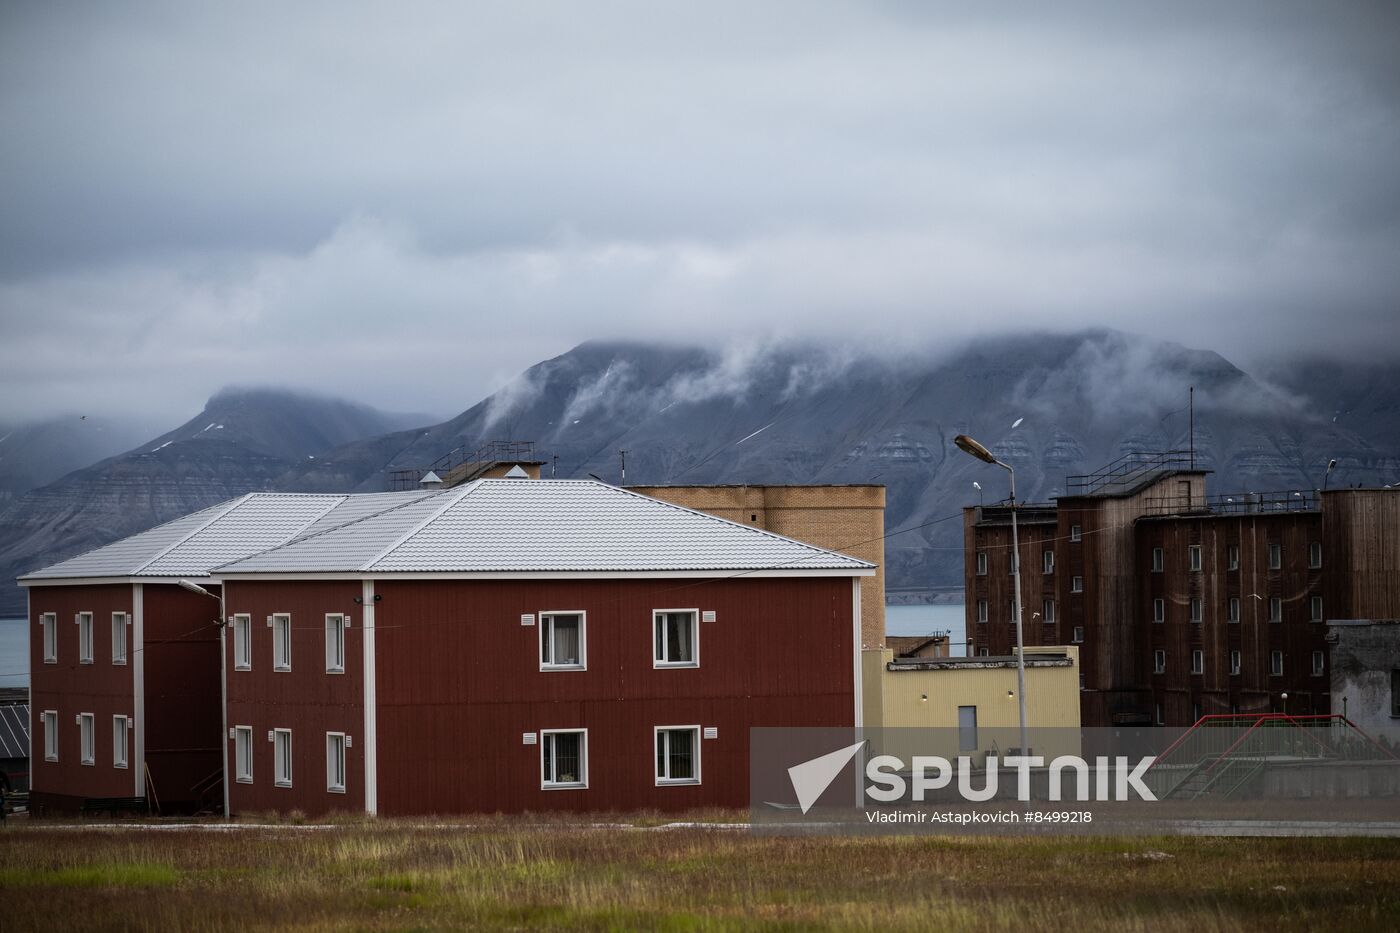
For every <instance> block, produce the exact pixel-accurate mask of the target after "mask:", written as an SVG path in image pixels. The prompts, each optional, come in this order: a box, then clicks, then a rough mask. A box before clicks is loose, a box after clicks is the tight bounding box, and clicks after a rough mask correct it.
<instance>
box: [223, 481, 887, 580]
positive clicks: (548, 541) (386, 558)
mask: <svg viewBox="0 0 1400 933" xmlns="http://www.w3.org/2000/svg"><path fill="white" fill-rule="evenodd" d="M852 543H853V544H854V543H856V542H852ZM873 568H874V565H873V564H869V563H866V562H865V561H861V560H857V559H856V558H853V557H848V556H846V555H844V554H837V553H835V552H834V551H828V550H824V549H822V548H819V547H814V546H813V545H810V544H804V543H801V542H799V541H794V540H792V539H790V538H784V537H782V536H780V535H775V534H772V533H770V532H767V531H762V530H759V529H756V528H750V527H747V526H745V525H740V524H737V523H735V522H731V521H728V520H726V519H722V518H717V517H715V516H713V515H708V514H705V513H703V512H696V511H694V510H691V509H687V508H683V507H681V506H678V505H674V504H672V503H669V502H661V501H659V500H657V499H651V498H648V497H646V496H643V495H640V494H638V493H634V492H629V491H627V490H625V489H619V488H617V487H615V486H609V485H607V484H606V483H600V482H594V481H590V480H543V479H541V480H519V479H480V480H475V481H473V482H471V483H468V484H466V485H463V486H461V487H458V488H455V489H447V490H442V491H439V492H435V493H431V494H429V495H425V496H421V497H420V498H417V499H415V500H413V501H411V502H408V503H405V504H403V505H401V506H398V507H397V508H393V509H389V510H386V511H383V512H379V513H377V514H374V515H372V516H369V517H367V518H364V519H362V520H359V521H355V522H351V523H348V524H344V525H340V526H339V527H336V528H333V529H331V530H328V531H325V532H322V533H320V534H314V535H306V536H303V537H301V538H300V539H298V540H296V541H293V542H291V543H289V544H287V545H284V546H281V547H277V548H274V549H272V550H269V551H265V552H263V553H261V554H256V555H254V556H252V557H248V558H246V559H243V560H238V561H235V562H233V563H230V564H226V565H224V566H222V567H220V568H218V570H217V571H216V574H217V575H224V574H248V573H530V572H541V573H547V572H566V573H567V572H613V571H616V572H679V571H756V570H834V571H841V572H844V573H850V572H857V573H859V572H861V571H866V570H872V569H873Z"/></svg>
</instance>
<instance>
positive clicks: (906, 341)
mask: <svg viewBox="0 0 1400 933" xmlns="http://www.w3.org/2000/svg"><path fill="white" fill-rule="evenodd" d="M1397 27H1400V14H1397V13H1396V11H1395V9H1394V7H1393V6H1392V5H1389V4H1382V3H1374V4H1370V3H1348V4H1342V5H1328V6H1326V7H1323V6H1317V5H1311V4H1301V3H1299V4H1289V3H1276V2H1270V3H1263V2H1260V3H1240V4H1231V5H1229V6H1228V7H1221V6H1220V5H1218V4H1174V5H1170V6H1164V5H1161V4H1112V5H1102V4H1093V5H1083V6H1080V5H1074V4H1055V5H1043V4H1028V5H1025V6H1021V7H1016V8H1005V7H999V8H997V12H996V13H990V12H986V11H983V10H979V11H975V12H974V11H971V8H967V7H965V6H963V5H954V4H947V5H942V4H923V3H913V4H898V3H889V4H880V5H867V4H857V3H836V2H833V3H823V4H810V3H772V4H762V5H755V4H734V5H724V4H704V5H701V6H698V7H692V8H676V7H664V8H663V7H657V6H656V5H654V4H642V3H609V4H588V5H573V4H559V5H531V6H524V5H509V6H507V5H499V4H484V3H481V4H443V5H432V4H416V5H413V6H411V7H390V6H388V5H368V4H365V5H358V4H356V5H342V4H324V5H318V4H297V5H294V6H287V5H276V4H239V5H236V6H227V7H222V8H217V7H216V8H210V7H203V6H199V7H197V6H195V5H188V4H145V3H132V4H121V5H114V4H109V5H98V6H94V7H91V8H85V9H83V10H81V11H78V10H75V9H74V8H72V7H66V6H56V5H20V4H10V5H6V6H5V7H3V9H0V126H3V129H4V132H3V133H0V173H2V174H0V177H3V178H4V179H5V180H4V182H3V183H0V328H3V330H0V385H2V386H3V388H4V392H3V401H0V416H9V417H13V416H16V415H24V414H41V413H45V412H47V411H51V410H58V409H66V410H71V409H73V408H81V407H88V408H93V409H94V410H100V409H102V408H110V407H113V406H118V405H139V406H142V407H144V408H148V409H164V410H169V411H171V412H172V414H187V413H189V412H190V411H192V410H193V408H195V407H197V405H198V403H199V402H200V401H201V400H202V398H203V397H204V396H205V395H207V394H209V393H210V392H212V391H213V390H214V389H216V388H218V387H219V386H220V385H223V384H225V383H230V382H240V383H248V382H271V383H280V384H287V385H292V386H300V387H305V388H313V389H317V390H319V391H324V392H334V393H341V394H346V395H350V396H352V397H355V398H358V399H361V400H364V401H370V402H373V403H376V404H381V405H385V406H389V407H396V408H400V409H414V410H425V409H426V410H432V411H437V412H440V413H443V414H446V413H450V412H453V411H456V410H460V409H461V408H464V407H466V406H467V405H469V404H471V403H473V402H474V401H476V400H477V399H478V398H480V397H481V396H482V395H483V394H485V393H486V392H488V391H490V390H492V389H493V388H496V387H497V386H500V385H504V384H506V383H508V382H509V381H510V380H511V379H512V378H513V377H514V376H515V374H516V373H518V372H519V371H520V370H522V369H523V368H525V367H526V366H528V365H529V364H531V363H533V362H535V361H537V360H539V359H542V358H545V357H548V356H552V355H555V354H557V353H560V352H562V351H564V350H565V349H567V348H568V347H569V346H571V345H572V344H574V343H577V342H579V341H581V340H584V339H588V338H591V337H624V336H631V337H640V338H653V339H671V340H701V341H705V342H707V343H712V344H723V345H736V344H735V342H736V341H738V342H739V343H740V344H742V342H743V340H746V339H752V340H757V341H767V340H770V339H781V338H784V337H791V336H800V337H802V338H806V339H820V340H826V341H829V342H832V343H834V344H841V343H846V342H850V341H851V340H852V339H853V338H854V339H857V340H859V341H860V342H861V343H863V344H875V345H881V344H883V345H885V346H887V347H889V348H897V349H900V350H904V351H908V350H909V349H910V348H911V347H927V346H936V345H939V344H944V343H947V342H950V341H957V340H962V339H965V338H967V337H970V336H973V335H976V334H981V333H988V332H998V331H1008V330H1030V329H1037V328H1051V329H1068V328H1077V327H1082V326H1086V325H1095V324H1103V325H1109V326H1117V327H1122V328H1125V329H1130V330H1134V331H1138V332H1143V333H1147V334H1152V335H1156V336H1163V337H1168V338H1171V339H1175V340H1179V341H1181V342H1183V343H1187V344H1190V345H1195V346H1210V347H1212V348H1215V349H1219V350H1221V351H1222V352H1225V353H1226V354H1228V355H1230V356H1231V357H1232V358H1233V359H1244V360H1248V359H1249V358H1251V357H1255V358H1260V357H1267V356H1271V355H1276V354H1282V353H1289V352H1296V351H1304V350H1305V351H1308V352H1326V353H1361V354H1366V355H1371V356H1374V355H1376V354H1378V353H1384V352H1391V349H1390V348H1392V347H1393V346H1395V343H1396V338H1397V337H1400V328H1398V327H1397V321H1400V307H1397V298H1398V297H1400V174H1398V173H1397V172H1396V171H1395V169H1394V165H1393V161H1394V153H1395V152H1396V151H1400V97H1398V96H1397V93H1396V90H1395V89H1396V88H1397V87H1400V54H1397V52H1400V48H1397V45H1400V42H1398V41H1397V37H1400V28H1397ZM691 388H692V389H694V390H696V391H701V390H703V389H704V387H703V386H696V387H691ZM526 389H528V387H522V391H524V390H526Z"/></svg>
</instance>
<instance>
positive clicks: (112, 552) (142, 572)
mask: <svg viewBox="0 0 1400 933" xmlns="http://www.w3.org/2000/svg"><path fill="white" fill-rule="evenodd" d="M424 495H426V493H424V492H419V491H413V492H406V493H371V494H367V495H355V496H345V495H324V494H318V493H272V492H255V493H249V494H248V495H245V496H240V497H238V498H237V499H230V500H228V501H227V502H222V503H220V504H219V505H216V506H212V507H210V508H207V509H203V510H201V511H199V512H195V513H194V514H192V515H186V516H184V517H183V518H177V519H175V520H174V521H172V522H167V523H166V524H164V525H160V526H158V527H156V528H152V529H150V530H149V531H143V532H141V533H140V534H137V535H132V536H131V537H129V538H123V539H121V540H120V541H114V542H112V543H111V544H108V545H105V546H103V547H100V548H96V549H95V550H92V551H88V552H87V553H84V554H79V555H78V556H77V557H73V558H70V559H69V560H65V561H62V562H61V563H57V564H54V565H52V566H50V567H45V568H44V569H42V570H36V571H34V572H33V573H29V574H26V575H25V576H23V577H21V578H20V579H21V580H26V581H38V580H57V579H74V578H108V577H205V576H208V575H209V569H210V568H211V567H216V566H218V565H219V564H226V563H228V562H229V561H233V560H238V559H239V558H242V557H247V556H248V555H250V554H256V553H258V552H260V551H265V550H267V549H268V548H272V547H276V546H277V545H279V544H285V543H286V542H288V541H291V540H293V539H295V538H297V537H300V536H302V535H306V534H314V533H317V532H320V531H324V530H326V529H328V528H334V527H335V526H336V525H341V524H345V523H346V522H353V521H358V520H360V519H362V518H364V517H365V516H366V515H370V514H373V513H374V512H379V511H383V510H385V509H389V508H393V507H394V506H396V505H399V504H403V503H405V502H411V501H413V500H415V499H420V498H422V497H423V496H424Z"/></svg>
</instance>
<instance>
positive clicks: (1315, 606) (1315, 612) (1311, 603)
mask: <svg viewBox="0 0 1400 933" xmlns="http://www.w3.org/2000/svg"><path fill="white" fill-rule="evenodd" d="M1308 607H1309V609H1310V610H1311V612H1310V618H1311V619H1312V621H1314V622H1321V621H1322V597H1321V596H1314V597H1313V598H1312V599H1310V600H1308Z"/></svg>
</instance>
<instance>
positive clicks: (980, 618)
mask: <svg viewBox="0 0 1400 933" xmlns="http://www.w3.org/2000/svg"><path fill="white" fill-rule="evenodd" d="M977 622H978V624H979V625H984V624H986V622H987V601H986V600H985V599H979V600H977Z"/></svg>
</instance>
